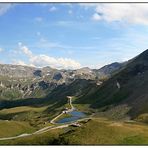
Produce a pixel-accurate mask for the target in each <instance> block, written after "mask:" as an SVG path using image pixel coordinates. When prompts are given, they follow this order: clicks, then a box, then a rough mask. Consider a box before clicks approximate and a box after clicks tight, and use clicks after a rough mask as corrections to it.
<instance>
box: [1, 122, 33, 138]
mask: <svg viewBox="0 0 148 148" xmlns="http://www.w3.org/2000/svg"><path fill="white" fill-rule="evenodd" d="M34 130H35V129H34V128H33V127H31V126H30V125H29V124H28V123H27V122H19V121H7V120H6V121H4V120H0V137H11V136H16V135H20V134H22V133H32V132H33V131H34Z"/></svg>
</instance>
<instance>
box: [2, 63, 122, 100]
mask: <svg viewBox="0 0 148 148" xmlns="http://www.w3.org/2000/svg"><path fill="white" fill-rule="evenodd" d="M120 67H121V65H120V64H119V63H118V64H113V65H109V66H105V67H104V68H102V69H100V70H94V69H90V68H88V67H84V68H81V69H77V70H64V69H62V70H58V69H53V68H51V67H49V66H48V67H44V68H36V67H28V66H21V65H10V64H0V91H1V94H0V99H18V98H28V97H43V96H44V95H46V92H51V91H52V90H53V89H55V88H56V87H58V86H59V85H63V84H64V85H69V84H71V83H72V82H74V81H75V80H77V79H84V80H93V81H96V83H97V84H101V83H102V82H101V81H100V79H99V78H101V76H104V75H107V76H109V74H110V73H111V72H113V71H114V70H117V69H119V68H120ZM12 94H13V95H12Z"/></svg>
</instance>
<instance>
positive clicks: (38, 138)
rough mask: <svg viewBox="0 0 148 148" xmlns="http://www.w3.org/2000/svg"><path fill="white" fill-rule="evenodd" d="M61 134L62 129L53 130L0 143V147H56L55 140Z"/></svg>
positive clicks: (56, 142)
mask: <svg viewBox="0 0 148 148" xmlns="http://www.w3.org/2000/svg"><path fill="white" fill-rule="evenodd" d="M63 132H64V130H63V129H55V130H51V131H48V132H45V133H42V134H36V135H32V136H28V137H21V138H17V139H13V140H5V141H0V145H57V144H58V141H57V140H56V139H58V136H59V135H60V134H61V133H63Z"/></svg>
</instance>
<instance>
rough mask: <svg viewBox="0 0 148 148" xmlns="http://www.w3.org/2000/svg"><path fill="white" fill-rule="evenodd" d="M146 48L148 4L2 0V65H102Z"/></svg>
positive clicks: (0, 14)
mask: <svg viewBox="0 0 148 148" xmlns="http://www.w3.org/2000/svg"><path fill="white" fill-rule="evenodd" d="M147 48H148V4H147V3H144V4H142V3H138V4H131V3H127V4H126V3H22V4H21V3H3V4H2V3H1V4H0V63H2V64H18V65H27V66H35V67H45V66H50V67H52V68H57V69H78V68H81V67H90V68H96V69H98V68H100V67H102V66H104V65H106V64H110V63H113V62H124V61H127V60H129V59H131V58H133V57H135V56H137V55H138V54H140V53H141V52H143V51H144V50H146V49H147Z"/></svg>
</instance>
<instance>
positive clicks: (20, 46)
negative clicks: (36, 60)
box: [18, 42, 33, 57]
mask: <svg viewBox="0 0 148 148" xmlns="http://www.w3.org/2000/svg"><path fill="white" fill-rule="evenodd" d="M18 45H19V48H20V49H21V51H22V52H23V53H24V54H25V55H27V56H28V57H32V56H33V54H32V52H31V51H30V50H29V49H28V47H26V46H24V45H22V43H21V42H19V43H18Z"/></svg>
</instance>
